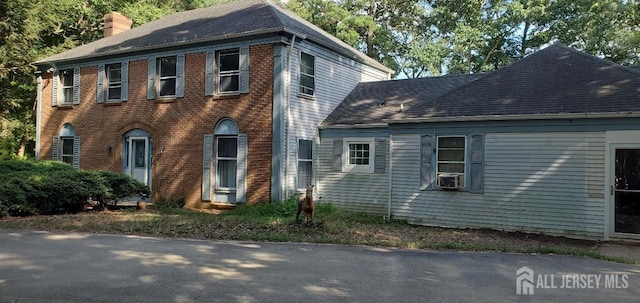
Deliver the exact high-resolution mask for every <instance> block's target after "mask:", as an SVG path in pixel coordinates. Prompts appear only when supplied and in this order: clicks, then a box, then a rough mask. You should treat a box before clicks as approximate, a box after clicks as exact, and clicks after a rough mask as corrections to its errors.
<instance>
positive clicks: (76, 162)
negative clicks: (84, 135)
mask: <svg viewBox="0 0 640 303" xmlns="http://www.w3.org/2000/svg"><path fill="white" fill-rule="evenodd" d="M73 168H75V169H80V137H79V136H75V137H73Z"/></svg>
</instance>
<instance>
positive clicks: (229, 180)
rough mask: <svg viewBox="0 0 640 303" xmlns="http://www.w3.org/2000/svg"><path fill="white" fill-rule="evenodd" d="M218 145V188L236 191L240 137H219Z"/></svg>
mask: <svg viewBox="0 0 640 303" xmlns="http://www.w3.org/2000/svg"><path fill="white" fill-rule="evenodd" d="M216 145H217V150H216V183H217V184H216V185H217V186H216V188H222V189H235V188H236V172H237V167H238V137H218V138H217V144H216Z"/></svg>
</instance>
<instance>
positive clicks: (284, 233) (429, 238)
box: [0, 201, 640, 264]
mask: <svg viewBox="0 0 640 303" xmlns="http://www.w3.org/2000/svg"><path fill="white" fill-rule="evenodd" d="M176 205H179V203H178V204H172V203H164V204H162V205H160V206H161V207H156V208H157V209H147V210H143V211H136V210H133V209H125V210H119V211H106V212H85V213H79V214H68V215H55V216H33V217H26V218H4V219H1V220H0V228H2V229H32V230H63V231H75V232H88V233H109V234H131V235H146V236H159V237H180V238H193V239H219V240H251V241H272V242H310V243H333V244H346V245H371V246H383V247H397V248H408V249H448V250H464V251H502V252H516V253H538V254H559V255H576V256H586V257H591V258H597V259H603V260H609V261H615V262H622V263H630V264H640V263H639V262H636V261H633V260H627V259H624V258H610V257H606V256H603V255H601V254H599V252H598V247H599V243H598V242H594V241H584V240H573V239H567V238H562V237H551V236H544V235H536V234H525V233H518V232H500V231H493V230H461V229H447V228H436V227H426V226H415V225H409V224H407V222H404V221H398V220H391V221H387V220H384V219H383V218H382V216H381V215H370V214H362V213H353V212H347V211H343V210H341V209H339V208H337V207H335V206H333V205H331V204H327V203H323V204H318V205H317V206H316V220H315V223H314V224H305V223H302V222H298V221H296V220H295V215H296V210H297V204H296V203H295V202H294V201H289V202H285V203H265V204H258V205H240V206H238V207H236V208H235V209H233V210H229V211H225V212H222V213H219V214H213V213H210V212H202V211H195V210H188V209H183V208H177V207H176Z"/></svg>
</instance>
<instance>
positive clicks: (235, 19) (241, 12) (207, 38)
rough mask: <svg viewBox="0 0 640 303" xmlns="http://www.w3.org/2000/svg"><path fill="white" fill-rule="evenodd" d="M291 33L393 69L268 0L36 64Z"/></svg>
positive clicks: (189, 14)
mask: <svg viewBox="0 0 640 303" xmlns="http://www.w3.org/2000/svg"><path fill="white" fill-rule="evenodd" d="M285 32H289V33H295V34H298V35H303V36H306V39H308V40H311V41H313V42H315V43H318V44H320V45H323V46H325V47H328V48H330V49H333V50H334V51H336V52H338V53H341V54H342V55H344V56H347V57H349V58H352V59H354V60H356V61H359V62H363V63H366V64H368V65H371V66H373V67H376V68H378V69H382V70H385V71H388V72H392V71H391V70H389V69H388V68H386V67H385V66H384V65H382V64H381V63H379V62H377V61H376V60H374V59H372V58H369V57H368V56H366V55H365V54H363V53H361V52H359V51H358V50H356V49H354V48H353V47H351V46H349V45H348V44H346V43H344V42H342V41H340V40H339V39H337V38H335V37H333V36H332V35H330V34H328V33H327V32H325V31H323V30H322V29H320V28H318V27H317V26H315V25H313V24H311V23H310V22H308V21H306V20H304V19H303V18H301V17H299V16H298V15H296V14H294V13H292V12H291V11H289V10H287V9H286V8H284V7H281V6H280V5H277V4H274V3H272V2H271V1H269V0H241V1H236V2H231V3H227V4H222V5H218V6H211V7H206V8H201V9H196V10H190V11H184V12H179V13H176V14H173V15H170V16H167V17H164V18H162V19H159V20H155V21H152V22H149V23H147V24H144V25H141V26H138V27H134V28H132V29H130V30H128V31H125V32H123V33H120V34H117V35H114V36H110V37H105V38H103V39H100V40H97V41H94V42H91V43H88V44H85V45H82V46H79V47H76V48H73V49H70V50H68V51H65V52H62V53H59V54H56V55H53V56H50V57H48V58H44V59H42V60H39V61H37V62H36V63H37V64H46V63H54V62H64V61H73V60H82V59H91V58H95V57H101V56H109V55H116V54H122V53H130V52H139V51H146V50H152V49H158V48H163V47H171V46H180V45H187V44H193V43H206V42H211V41H219V40H224V39H230V38H240V37H249V36H254V35H260V34H279V33H285Z"/></svg>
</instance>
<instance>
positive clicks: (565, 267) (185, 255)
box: [0, 230, 640, 302]
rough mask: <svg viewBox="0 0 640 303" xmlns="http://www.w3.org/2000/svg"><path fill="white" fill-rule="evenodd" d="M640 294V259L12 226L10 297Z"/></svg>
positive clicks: (3, 293)
mask: <svg viewBox="0 0 640 303" xmlns="http://www.w3.org/2000/svg"><path fill="white" fill-rule="evenodd" d="M522 266H527V267H528V268H529V269H530V270H532V271H533V273H531V274H532V275H531V276H530V280H533V283H532V284H531V283H530V284H529V286H527V287H529V288H530V289H529V290H532V291H533V294H532V295H518V294H516V271H517V270H518V269H520V268H521V267H522ZM520 277H521V278H523V277H522V276H520ZM598 277H599V278H598ZM524 278H525V280H526V279H528V277H524ZM596 282H597V283H596ZM521 283H522V281H521ZM524 283H528V282H526V281H525V282H524ZM521 285H524V284H521ZM554 286H555V288H554ZM566 286H571V287H572V288H567V287H566ZM639 297H640V267H639V266H633V265H625V264H618V263H612V262H606V261H599V260H594V259H589V258H584V257H570V256H550V255H526V254H509V253H494V252H490V253H473V252H454V251H418V250H399V249H386V248H371V247H359V246H356V247H354V246H339V245H314V244H291V243H254V242H218V241H200V240H184V239H163V238H148V237H136V236H119V235H89V234H78V233H51V232H34V231H6V230H5V231H0V302H303V301H304V302H487V301H492V302H501V301H504V302H513V301H554V302H562V301H566V302H576V301H582V302H637V299H638V298H639Z"/></svg>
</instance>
